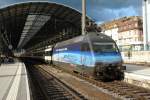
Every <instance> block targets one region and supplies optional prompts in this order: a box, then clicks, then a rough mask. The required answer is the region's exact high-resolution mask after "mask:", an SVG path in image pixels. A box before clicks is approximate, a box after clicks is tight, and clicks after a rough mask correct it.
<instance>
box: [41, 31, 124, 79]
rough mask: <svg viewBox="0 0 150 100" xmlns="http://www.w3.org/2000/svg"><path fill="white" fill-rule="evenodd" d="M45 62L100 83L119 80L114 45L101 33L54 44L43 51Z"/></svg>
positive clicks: (119, 62)
mask: <svg viewBox="0 0 150 100" xmlns="http://www.w3.org/2000/svg"><path fill="white" fill-rule="evenodd" d="M44 56H45V57H44V59H45V61H46V62H48V63H50V64H53V65H55V66H58V67H60V68H62V69H65V70H67V71H71V72H74V73H79V74H81V75H85V76H88V77H92V78H95V79H100V80H103V81H104V80H123V79H124V71H125V69H126V67H125V66H123V60H122V57H121V53H120V51H119V49H118V47H117V45H116V43H115V41H114V40H113V39H112V38H111V37H109V36H107V35H104V34H102V33H98V32H91V33H88V34H86V35H81V36H77V37H75V38H72V39H69V40H66V41H62V42H58V43H56V44H54V45H51V46H49V47H48V48H47V49H45V55H44Z"/></svg>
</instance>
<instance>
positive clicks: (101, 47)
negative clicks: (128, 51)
mask: <svg viewBox="0 0 150 100" xmlns="http://www.w3.org/2000/svg"><path fill="white" fill-rule="evenodd" d="M93 50H94V52H118V48H117V46H116V44H115V43H98V42H94V43H93Z"/></svg>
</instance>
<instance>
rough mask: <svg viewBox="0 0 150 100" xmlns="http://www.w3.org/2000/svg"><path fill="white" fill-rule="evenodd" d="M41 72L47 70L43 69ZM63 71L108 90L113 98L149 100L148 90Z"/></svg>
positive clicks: (149, 93) (124, 83)
mask: <svg viewBox="0 0 150 100" xmlns="http://www.w3.org/2000/svg"><path fill="white" fill-rule="evenodd" d="M42 66H43V65H42ZM44 66H45V65H44ZM41 68H42V67H41ZM43 68H44V67H43ZM55 68H58V67H55ZM43 70H47V69H43ZM59 70H60V69H59ZM61 70H62V69H61ZM63 71H65V72H67V73H69V74H72V75H74V76H76V77H78V78H80V79H84V80H86V81H88V82H90V83H92V84H93V85H96V86H98V87H100V88H103V89H105V90H108V91H109V93H111V95H113V96H115V97H118V98H121V99H129V100H150V90H148V89H145V88H142V87H138V86H135V85H131V84H128V83H126V82H123V81H113V82H101V81H98V80H94V79H92V78H89V77H86V76H82V75H80V74H76V73H72V72H68V71H66V70H63ZM47 72H50V71H49V70H47Z"/></svg>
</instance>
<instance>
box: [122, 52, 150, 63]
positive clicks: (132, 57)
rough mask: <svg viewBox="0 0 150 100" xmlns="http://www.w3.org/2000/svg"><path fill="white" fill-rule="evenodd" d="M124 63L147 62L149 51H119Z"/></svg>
mask: <svg viewBox="0 0 150 100" xmlns="http://www.w3.org/2000/svg"><path fill="white" fill-rule="evenodd" d="M121 54H122V58H123V60H124V62H125V63H149V64H150V51H132V52H130V54H129V52H121Z"/></svg>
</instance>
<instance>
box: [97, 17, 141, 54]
mask: <svg viewBox="0 0 150 100" xmlns="http://www.w3.org/2000/svg"><path fill="white" fill-rule="evenodd" d="M142 25H143V22H142V18H141V17H140V16H131V17H123V18H120V19H117V20H113V21H110V22H106V23H103V24H101V25H100V27H101V28H102V32H103V33H104V34H106V35H108V36H110V37H112V38H113V39H114V40H115V41H116V43H117V45H118V46H119V48H120V50H121V51H128V50H132V51H135V50H136V51H137V50H143V28H142Z"/></svg>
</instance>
